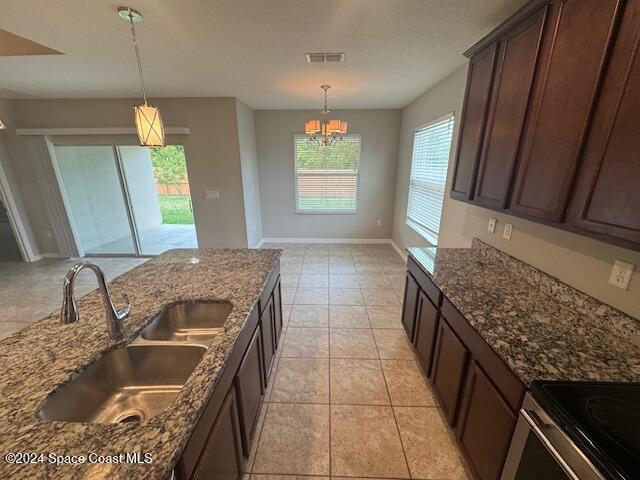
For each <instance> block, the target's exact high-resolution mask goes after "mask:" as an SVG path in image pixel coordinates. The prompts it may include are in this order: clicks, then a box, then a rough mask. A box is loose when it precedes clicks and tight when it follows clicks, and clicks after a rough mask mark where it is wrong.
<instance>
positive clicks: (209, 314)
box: [142, 302, 233, 342]
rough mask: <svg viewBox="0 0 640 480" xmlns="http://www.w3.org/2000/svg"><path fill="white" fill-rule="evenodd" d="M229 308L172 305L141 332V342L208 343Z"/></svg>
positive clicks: (206, 304) (204, 304)
mask: <svg viewBox="0 0 640 480" xmlns="http://www.w3.org/2000/svg"><path fill="white" fill-rule="evenodd" d="M232 308H233V306H232V305H231V303H229V302H178V303H173V304H171V305H169V306H167V307H165V309H164V310H162V311H161V312H160V314H159V315H158V316H157V317H156V318H154V319H153V321H152V322H151V323H150V324H149V325H147V327H146V328H145V329H144V330H143V331H142V338H144V339H145V340H172V341H176V340H177V341H191V342H201V341H208V340H211V339H212V338H213V337H215V336H216V335H217V334H218V333H220V331H221V330H222V328H223V327H224V324H225V322H226V321H227V317H228V316H229V313H231V309H232Z"/></svg>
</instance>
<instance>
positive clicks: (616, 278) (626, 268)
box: [609, 260, 635, 290]
mask: <svg viewBox="0 0 640 480" xmlns="http://www.w3.org/2000/svg"><path fill="white" fill-rule="evenodd" d="M634 268H635V265H633V264H631V263H627V262H623V261H621V260H616V261H615V263H614V264H613V269H611V275H610V276H609V283H610V284H611V285H615V286H616V287H619V288H622V289H623V290H628V289H629V282H631V275H632V274H633V269H634Z"/></svg>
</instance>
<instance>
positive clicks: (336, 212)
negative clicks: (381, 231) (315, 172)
mask: <svg viewBox="0 0 640 480" xmlns="http://www.w3.org/2000/svg"><path fill="white" fill-rule="evenodd" d="M343 138H357V139H358V140H359V141H360V149H359V152H358V172H357V173H356V174H355V177H356V207H355V209H354V210H313V211H310V210H300V209H299V206H298V167H297V163H296V160H297V158H298V143H297V140H298V139H305V140H308V139H309V136H308V135H306V134H304V133H296V134H294V136H293V188H294V200H293V210H294V214H295V215H358V214H359V213H360V170H361V168H360V167H361V162H362V135H361V134H359V133H348V134H346V135H343ZM336 176H337V175H336Z"/></svg>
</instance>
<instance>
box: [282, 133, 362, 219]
mask: <svg viewBox="0 0 640 480" xmlns="http://www.w3.org/2000/svg"><path fill="white" fill-rule="evenodd" d="M294 144H295V145H294V146H295V169H296V171H295V174H296V206H295V207H296V213H357V212H358V185H359V175H360V144H361V137H360V135H345V136H344V137H343V140H342V141H339V142H336V143H334V144H333V145H331V146H320V145H317V144H315V143H311V142H309V140H308V137H306V136H305V135H296V136H295V137H294Z"/></svg>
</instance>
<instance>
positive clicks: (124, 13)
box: [118, 7, 164, 147]
mask: <svg viewBox="0 0 640 480" xmlns="http://www.w3.org/2000/svg"><path fill="white" fill-rule="evenodd" d="M118 15H119V16H120V18H122V19H124V20H127V21H128V22H129V23H130V25H131V40H132V42H133V49H134V51H135V53H136V60H137V62H138V74H139V75H140V87H141V88H142V98H143V99H144V105H136V106H135V107H133V109H134V114H135V115H134V119H135V123H136V132H137V133H138V140H140V145H141V146H143V147H163V146H164V126H163V125H162V117H161V116H160V110H159V109H158V107H154V106H153V105H149V104H148V103H147V92H146V91H145V88H144V76H143V75H142V62H141V61H140V49H139V48H138V44H137V43H136V28H135V24H136V23H138V22H141V21H142V14H141V13H140V12H138V11H137V10H134V9H133V8H130V7H119V8H118Z"/></svg>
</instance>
